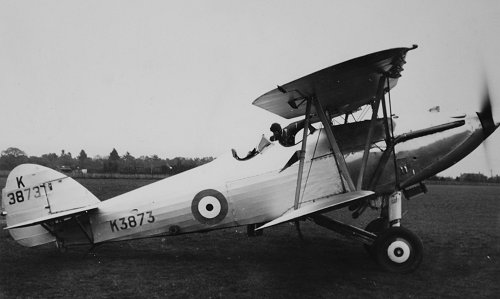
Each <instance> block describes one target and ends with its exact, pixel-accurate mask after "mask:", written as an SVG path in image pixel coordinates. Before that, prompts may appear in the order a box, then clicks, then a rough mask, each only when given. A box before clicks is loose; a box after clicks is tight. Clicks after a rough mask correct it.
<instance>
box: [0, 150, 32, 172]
mask: <svg viewBox="0 0 500 299" xmlns="http://www.w3.org/2000/svg"><path fill="white" fill-rule="evenodd" d="M27 162H28V157H27V156H26V153H25V152H24V151H22V150H20V149H18V148H17V147H9V148H7V149H6V150H3V151H2V152H1V154H0V169H2V170H12V169H13V168H14V167H16V166H17V165H19V164H23V163H27Z"/></svg>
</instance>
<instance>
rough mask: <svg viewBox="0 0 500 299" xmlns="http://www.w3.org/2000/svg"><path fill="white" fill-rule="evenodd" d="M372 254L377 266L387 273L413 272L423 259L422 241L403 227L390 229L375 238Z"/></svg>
mask: <svg viewBox="0 0 500 299" xmlns="http://www.w3.org/2000/svg"><path fill="white" fill-rule="evenodd" d="M372 252H373V253H374V255H375V256H374V257H375V260H376V261H377V262H378V264H379V265H380V266H381V267H382V268H383V269H384V270H387V271H389V272H395V273H409V272H412V271H415V270H416V269H417V268H418V266H419V265H420V263H421V262H422V258H423V245H422V241H420V239H419V238H418V237H417V236H416V235H415V234H414V233H412V232H411V231H409V230H408V229H406V228H403V227H390V228H388V229H387V230H385V231H384V232H383V233H381V234H380V235H378V236H377V238H376V239H375V242H374V243H373V245H372Z"/></svg>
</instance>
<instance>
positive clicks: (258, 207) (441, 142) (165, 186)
mask: <svg viewBox="0 0 500 299" xmlns="http://www.w3.org/2000/svg"><path fill="white" fill-rule="evenodd" d="M351 126H352V124H351ZM434 131H437V132H434ZM434 131H433V130H432V128H431V129H430V130H429V133H428V134H425V133H424V134H419V136H418V137H415V138H407V139H408V140H405V141H403V142H400V143H398V144H396V146H395V152H396V158H395V159H394V156H393V155H390V156H389V158H387V159H386V162H385V163H381V162H380V161H381V160H383V159H382V156H383V151H382V150H381V149H380V148H378V147H372V149H371V150H370V154H369V159H368V164H367V170H366V173H365V175H364V183H363V186H364V189H368V188H370V190H373V191H375V192H376V193H378V194H389V193H392V192H393V191H394V190H395V189H396V188H406V187H409V186H411V185H413V184H416V183H419V182H421V181H422V180H424V179H426V178H428V177H429V176H432V175H435V174H437V173H439V172H440V171H442V170H444V169H446V168H448V167H450V166H451V165H453V164H455V163H456V162H458V161H459V160H460V159H462V158H463V157H465V156H467V155H468V154H469V153H470V152H472V151H473V150H474V149H475V148H476V147H477V146H479V145H480V144H481V142H482V141H483V140H484V139H485V138H486V137H487V135H486V134H485V133H484V132H483V130H482V127H481V123H480V122H479V120H478V118H477V117H469V118H467V119H465V120H463V122H462V124H460V125H455V126H450V128H449V129H446V130H434ZM334 132H335V127H334ZM408 134H410V135H411V132H409V133H408ZM420 135H422V136H420ZM342 138H343V137H342ZM396 139H397V138H396ZM403 139H404V138H403ZM339 143H342V140H339ZM299 149H300V144H298V145H296V146H293V147H282V146H281V145H279V144H277V143H275V144H271V145H269V146H268V147H266V148H265V149H264V150H263V151H262V152H260V153H259V154H258V155H256V156H255V157H253V158H252V159H249V160H247V161H238V160H236V159H235V158H233V157H232V156H231V154H230V153H228V154H227V155H223V156H221V157H219V158H217V159H216V160H214V161H213V162H211V163H208V164H206V165H203V166H200V167H198V168H195V169H192V170H190V171H187V172H184V173H181V174H178V175H176V176H173V177H169V178H166V179H164V180H161V181H159V182H156V183H153V184H150V185H147V186H144V187H142V188H139V189H137V190H134V191H132V192H129V193H126V194H123V195H120V196H117V197H115V198H112V199H109V200H107V201H104V202H102V203H101V204H100V206H99V208H98V209H97V210H95V211H93V212H91V213H90V214H89V223H90V226H91V230H92V233H93V239H94V242H95V243H100V242H106V241H118V240H127V239H134V238H142V237H150V236H157V235H176V234H182V233H191V232H198V231H208V230H213V229H220V228H226V227H233V226H241V225H247V224H254V223H264V222H267V221H271V220H273V219H275V218H277V217H279V216H281V215H282V214H284V213H285V212H286V211H288V210H290V209H292V208H293V203H294V196H295V186H296V181H297V171H298V164H299V163H298V162H297V163H294V164H293V165H291V166H290V167H288V168H286V169H284V170H283V171H281V170H282V168H283V167H284V166H285V164H286V163H287V161H288V160H289V158H290V157H292V156H293V155H294V154H295V152H296V151H298V150H299ZM391 152H392V151H391ZM343 154H344V155H345V157H346V162H347V165H348V168H349V170H350V174H351V176H352V178H353V180H356V179H357V177H358V174H359V168H360V164H361V157H362V149H361V148H358V150H356V148H354V150H353V148H352V147H351V148H349V151H348V152H347V151H344V152H343ZM394 163H396V166H395V165H394ZM336 165H337V164H336V163H335V159H334V157H333V154H332V152H331V150H330V149H329V143H328V140H327V137H326V134H325V132H324V130H317V131H316V132H315V133H314V134H312V135H310V136H309V138H308V144H307V151H306V158H305V167H304V174H303V177H304V180H303V183H302V188H301V193H302V195H301V204H307V203H308V202H312V201H314V200H316V199H318V198H324V197H327V196H331V195H334V194H338V193H342V192H345V188H346V187H345V185H344V182H343V180H342V179H340V174H339V171H338V169H337V166H336ZM377 168H380V169H381V170H380V171H379V173H378V175H377ZM396 171H397V173H396ZM374 174H375V176H376V177H374ZM396 176H397V177H396ZM396 183H398V184H396ZM79 239H81V238H79ZM80 241H81V240H80Z"/></svg>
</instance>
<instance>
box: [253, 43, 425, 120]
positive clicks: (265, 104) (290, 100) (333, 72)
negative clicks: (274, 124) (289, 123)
mask: <svg viewBox="0 0 500 299" xmlns="http://www.w3.org/2000/svg"><path fill="white" fill-rule="evenodd" d="M416 47H417V46H416V45H414V46H413V47H412V48H394V49H389V50H385V51H380V52H376V53H372V54H368V55H365V56H362V57H358V58H354V59H351V60H349V61H346V62H343V63H340V64H337V65H334V66H331V67H328V68H326V69H323V70H320V71H318V72H315V73H312V74H310V75H307V76H305V77H302V78H300V79H297V80H295V81H292V82H290V83H287V84H285V85H282V86H280V87H279V88H276V89H273V90H271V91H270V92H268V93H266V94H264V95H262V96H260V97H259V98H257V99H256V100H255V101H254V102H253V103H252V104H254V105H256V106H258V107H261V108H263V109H265V110H268V111H270V112H272V113H275V114H277V115H279V116H282V117H284V118H294V117H298V116H302V115H304V114H305V110H306V107H305V106H306V105H301V106H300V105H298V104H300V102H301V101H302V100H303V99H304V97H310V96H315V97H317V98H318V100H319V101H320V103H321V105H322V107H323V108H324V109H326V110H328V111H329V112H330V113H331V114H332V117H334V116H337V115H341V114H344V113H346V112H350V111H353V110H355V109H357V108H359V107H360V106H363V105H366V104H368V103H370V102H372V101H373V100H374V98H375V96H376V93H377V89H378V83H379V79H380V78H381V77H382V75H383V74H386V75H388V77H389V87H390V88H393V87H394V86H396V83H397V80H398V78H399V77H400V76H401V74H400V73H401V72H402V71H403V67H402V66H403V64H405V63H406V61H405V56H406V53H407V52H408V51H410V50H412V49H415V48H416ZM297 106H298V107H297ZM313 109H314V108H313ZM313 112H314V111H313Z"/></svg>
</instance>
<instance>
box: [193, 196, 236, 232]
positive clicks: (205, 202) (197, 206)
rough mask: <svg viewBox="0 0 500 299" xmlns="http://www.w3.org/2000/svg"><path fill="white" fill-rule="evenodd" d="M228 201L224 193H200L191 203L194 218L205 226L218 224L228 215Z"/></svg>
mask: <svg viewBox="0 0 500 299" xmlns="http://www.w3.org/2000/svg"><path fill="white" fill-rule="evenodd" d="M227 210H228V206H227V200H226V198H225V197H224V195H223V194H222V193H220V192H219V191H217V190H214V189H206V190H203V191H200V192H198V193H197V194H196V195H195V196H194V198H193V202H192V203H191V212H192V213H193V216H194V218H196V220H198V221H199V222H201V223H203V224H209V225H213V224H217V223H219V222H221V221H222V220H223V219H224V218H226V215H227Z"/></svg>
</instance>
